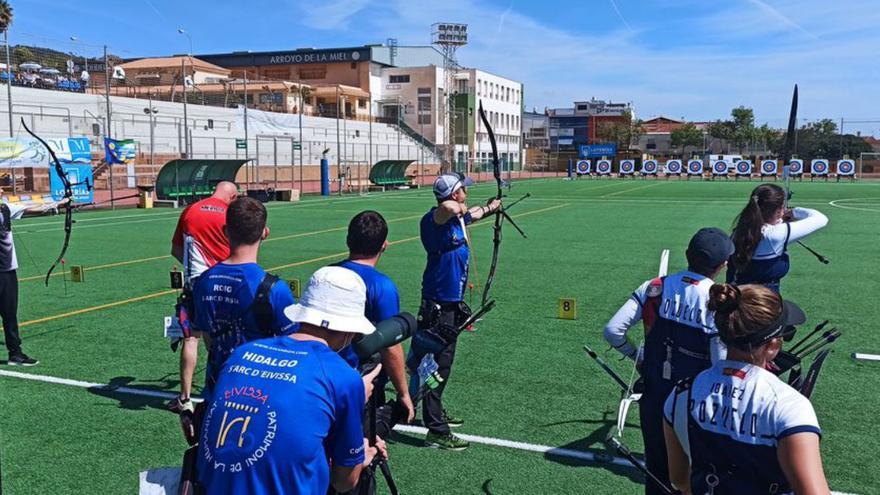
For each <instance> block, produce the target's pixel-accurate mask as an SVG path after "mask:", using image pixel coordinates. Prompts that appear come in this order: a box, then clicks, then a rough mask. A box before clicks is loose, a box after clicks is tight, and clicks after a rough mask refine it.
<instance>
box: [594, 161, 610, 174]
mask: <svg viewBox="0 0 880 495" xmlns="http://www.w3.org/2000/svg"><path fill="white" fill-rule="evenodd" d="M596 172H598V173H600V174H602V175H608V174H610V173H611V160H599V161H598V162H596Z"/></svg>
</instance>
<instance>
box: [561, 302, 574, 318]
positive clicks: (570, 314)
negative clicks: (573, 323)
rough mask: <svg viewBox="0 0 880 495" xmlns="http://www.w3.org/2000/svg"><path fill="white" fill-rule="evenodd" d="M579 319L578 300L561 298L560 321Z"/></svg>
mask: <svg viewBox="0 0 880 495" xmlns="http://www.w3.org/2000/svg"><path fill="white" fill-rule="evenodd" d="M576 318H577V299H573V298H568V297H560V298H559V319H560V320H574V319H576Z"/></svg>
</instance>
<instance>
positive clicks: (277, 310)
mask: <svg viewBox="0 0 880 495" xmlns="http://www.w3.org/2000/svg"><path fill="white" fill-rule="evenodd" d="M265 276H266V271H265V270H263V269H262V268H261V267H260V265H258V264H256V263H243V264H240V265H229V264H226V263H218V264H216V265H214V266H213V267H211V268H209V269H208V270H207V271H205V272H204V273H202V275H201V276H199V277H198V278H197V279H196V282H195V285H194V286H193V302H194V306H195V308H196V309H195V313H196V314H195V319H194V322H193V326H194V327H195V329H196V330H197V331H199V332H202V333H204V334H206V335H207V336H208V338H209V339H210V341H211V344H210V347H209V348H208V365H207V369H206V372H205V389H204V391H203V395H205V396H207V395H208V394H209V393H210V391H211V389H212V386H213V384H214V382H215V381H216V379H217V375H218V374H219V373H220V370H221V369H222V367H223V363H224V362H225V361H226V358H228V357H229V355H230V354H232V351H233V350H234V349H235V348H236V347H238V346H240V345H241V344H244V343H245V342H250V341H252V340H256V339H262V338H266V337H268V336H271V335H288V334H291V333H294V332H295V331H296V330H297V329H298V328H299V326H298V325H296V324H295V323H293V322H291V321H290V320H289V319H288V318H287V317H286V316H284V308H286V307H287V306H290V305H291V304H293V303H294V298H293V293H291V292H290V287H288V286H287V284H286V283H284V282H283V281H281V280H279V281H278V282H277V283H276V284H275V285H273V286H272V290H271V291H270V292H269V302H270V303H271V305H272V311H273V314H274V315H275V318H274V320H275V321H274V328H259V326H258V325H257V321H256V319H255V317H254V314H253V311H251V306H252V304H253V302H254V297H255V296H256V294H257V288H258V287H259V286H260V283H261V282H262V281H263V277H265Z"/></svg>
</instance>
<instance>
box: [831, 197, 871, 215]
mask: <svg viewBox="0 0 880 495" xmlns="http://www.w3.org/2000/svg"><path fill="white" fill-rule="evenodd" d="M878 199H880V198H843V199H835V200H834V201H829V202H828V204H829V205H831V206H833V207H835V208H841V209H844V210H856V211H870V212H873V213H878V212H880V208H860V207H857V206H849V205H846V204H840V203H843V202H845V201H865V200H878ZM877 206H878V207H880V203H877Z"/></svg>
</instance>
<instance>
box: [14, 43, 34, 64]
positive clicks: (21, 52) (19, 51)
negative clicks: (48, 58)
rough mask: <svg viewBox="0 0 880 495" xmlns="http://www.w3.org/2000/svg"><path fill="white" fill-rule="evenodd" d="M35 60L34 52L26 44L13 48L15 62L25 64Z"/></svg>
mask: <svg viewBox="0 0 880 495" xmlns="http://www.w3.org/2000/svg"><path fill="white" fill-rule="evenodd" d="M35 60H36V57H35V56H34V52H32V51H31V50H30V48H28V47H26V46H16V47H15V48H13V49H12V63H13V64H23V63H25V62H34V61H35Z"/></svg>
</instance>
